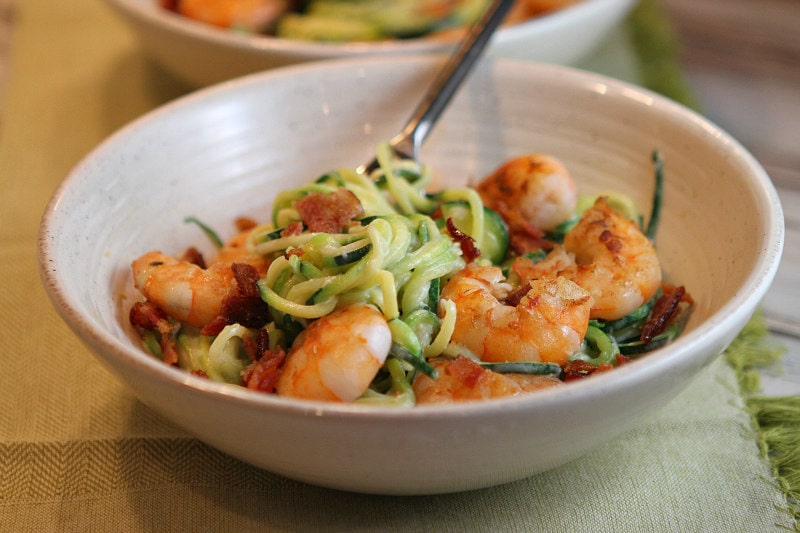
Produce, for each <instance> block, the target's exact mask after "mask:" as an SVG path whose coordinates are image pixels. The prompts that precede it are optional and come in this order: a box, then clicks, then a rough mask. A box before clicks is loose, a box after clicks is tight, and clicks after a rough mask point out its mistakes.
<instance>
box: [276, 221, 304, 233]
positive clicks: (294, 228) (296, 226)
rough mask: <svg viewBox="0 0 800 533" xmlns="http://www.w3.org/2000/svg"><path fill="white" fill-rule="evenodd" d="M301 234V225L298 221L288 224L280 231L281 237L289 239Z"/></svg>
mask: <svg viewBox="0 0 800 533" xmlns="http://www.w3.org/2000/svg"><path fill="white" fill-rule="evenodd" d="M301 233H303V223H302V222H300V221H299V220H296V221H294V222H289V224H288V225H287V226H286V227H285V228H283V231H281V237H291V236H292V235H300V234H301Z"/></svg>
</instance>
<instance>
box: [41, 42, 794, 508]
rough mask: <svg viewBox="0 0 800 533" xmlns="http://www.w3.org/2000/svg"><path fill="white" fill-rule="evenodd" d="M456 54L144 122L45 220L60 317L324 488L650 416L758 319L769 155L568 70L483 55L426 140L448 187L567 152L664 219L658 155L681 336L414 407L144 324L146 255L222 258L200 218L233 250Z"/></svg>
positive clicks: (178, 408)
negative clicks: (189, 356)
mask: <svg viewBox="0 0 800 533" xmlns="http://www.w3.org/2000/svg"><path fill="white" fill-rule="evenodd" d="M446 59H447V58H446V57H437V56H427V55H426V56H413V57H396V56H395V57H385V58H362V59H359V60H346V61H325V62H320V63H316V64H313V65H298V66H295V67H292V68H288V69H284V70H275V71H269V72H265V73H261V74H258V75H255V76H251V77H247V78H244V79H240V80H236V81H233V82H230V83H225V84H222V85H220V86H218V87H214V88H210V89H208V90H203V91H198V92H195V93H193V94H191V95H189V96H187V97H185V98H184V99H181V100H178V101H175V102H173V103H171V104H168V105H167V106H165V107H163V108H161V109H159V110H156V111H154V112H152V113H150V114H148V115H146V116H144V117H142V118H141V119H139V120H137V121H136V122H134V123H132V124H130V125H129V126H127V127H126V128H124V129H123V130H121V131H120V132H118V133H116V134H115V135H113V136H112V137H110V138H109V139H108V140H106V141H105V142H104V143H103V144H102V145H101V146H99V147H97V149H96V150H94V151H93V152H92V153H91V154H89V155H88V156H87V157H86V159H85V160H84V161H83V162H82V163H81V164H79V165H78V166H76V168H75V169H74V170H73V171H72V172H71V173H70V175H69V176H68V177H66V179H65V180H64V181H63V182H62V184H61V185H60V186H59V189H58V191H57V192H56V193H55V194H54V195H53V199H52V201H51V202H50V204H49V206H48V208H47V211H46V214H45V215H44V218H43V221H42V227H41V235H40V263H39V264H40V268H41V274H42V279H43V282H44V285H45V287H46V289H47V292H48V295H49V296H50V298H51V299H52V302H53V304H54V307H55V308H56V309H57V310H58V312H59V313H60V315H61V316H62V317H63V318H64V320H65V321H66V323H67V324H68V325H69V326H70V327H71V328H72V329H73V330H74V331H75V333H76V334H77V335H78V336H79V337H80V338H81V340H82V341H83V342H84V343H85V344H86V346H87V347H89V349H90V350H91V351H92V352H93V353H94V355H95V356H96V357H97V358H98V360H99V361H101V362H102V363H103V364H105V365H106V366H107V367H108V368H109V369H110V370H111V371H112V372H113V375H114V376H116V377H117V378H118V379H119V380H120V381H122V382H124V383H125V384H126V385H127V386H128V387H129V388H130V390H131V391H132V392H133V393H134V394H136V395H137V397H138V398H140V399H141V400H142V402H144V403H145V404H146V405H147V406H149V407H151V408H152V409H154V410H155V411H157V412H158V413H161V414H162V415H163V416H164V417H166V418H167V419H169V420H171V421H173V422H174V423H176V424H178V425H179V426H181V427H183V428H185V429H186V430H187V431H189V432H190V433H191V434H193V435H195V436H197V437H198V438H199V439H202V440H203V441H204V442H206V443H207V444H209V445H211V446H214V447H216V448H218V449H219V450H222V451H224V452H226V453H228V454H230V455H232V456H234V457H237V458H239V459H241V460H243V461H246V462H249V463H252V464H254V465H256V466H259V467H261V468H265V469H267V470H270V471H272V472H275V473H278V474H282V475H285V476H288V477H291V478H294V479H299V480H302V481H305V482H308V483H313V484H318V485H323V486H326V487H334V488H338V489H345V490H351V491H359V492H369V493H383V494H431V493H442V492H452V491H459V490H468V489H477V488H480V487H487V486H492V485H497V484H500V483H505V482H508V481H512V480H516V479H521V478H523V477H527V476H530V475H533V474H536V473H537V472H542V471H543V470H546V469H550V468H553V467H556V466H558V465H562V464H564V463H565V462H567V461H570V460H572V459H574V458H577V457H579V456H581V455H583V454H586V453H588V452H590V451H593V450H597V449H598V447H599V446H601V445H602V444H604V443H607V442H609V441H610V440H612V439H614V438H617V437H619V436H620V435H622V434H623V433H624V432H625V431H626V430H627V429H629V428H632V427H634V426H637V425H639V424H641V423H642V422H643V421H645V420H647V418H648V417H650V416H652V414H653V413H654V411H655V410H657V409H660V408H662V407H664V406H665V405H667V404H668V402H669V400H671V399H672V398H674V397H675V396H676V395H677V394H678V393H679V392H680V391H682V390H683V389H684V387H686V385H688V384H689V383H690V381H691V380H692V379H693V378H694V376H695V375H696V374H697V373H698V372H700V371H701V370H702V369H703V368H704V367H705V366H706V365H708V364H709V363H710V362H711V361H712V360H714V359H715V358H716V357H717V356H718V355H719V353H720V351H721V350H722V349H723V348H725V346H727V344H728V343H729V342H730V341H731V340H732V339H734V338H735V336H736V335H737V333H738V332H739V331H740V330H741V328H742V327H743V326H744V325H745V324H746V322H747V320H748V319H749V318H750V316H751V314H752V313H753V311H754V310H755V309H756V307H757V305H758V303H759V302H760V300H761V298H762V297H763V295H764V294H765V292H766V290H767V288H768V287H769V285H770V283H771V281H772V279H773V278H774V276H775V273H776V271H777V267H778V262H779V259H780V255H781V250H782V246H783V239H784V233H783V218H782V213H781V207H780V202H779V200H778V196H777V193H776V191H775V189H774V187H773V186H772V184H771V182H770V180H769V178H768V176H767V175H766V173H765V172H764V170H763V168H762V167H761V166H760V165H759V164H758V163H757V162H756V161H755V160H754V158H753V157H752V156H751V155H750V154H749V153H748V152H747V151H746V150H745V149H744V148H743V147H742V146H741V145H740V144H739V143H737V142H736V141H735V140H734V139H732V138H731V137H730V136H729V135H727V134H726V133H724V132H723V131H721V130H720V129H719V128H718V127H716V126H715V125H713V124H711V123H709V122H708V121H707V120H705V119H704V118H702V117H700V116H699V115H697V114H696V113H693V112H691V111H689V110H687V109H685V108H684V107H681V106H679V105H677V104H675V103H674V102H671V101H669V100H667V99H665V98H662V97H659V96H658V95H656V94H653V93H651V92H649V91H646V90H643V89H641V88H637V87H635V86H632V85H629V84H625V83H622V82H620V81H616V80H613V79H609V78H605V77H602V76H599V75H596V74H591V73H586V72H580V71H576V70H572V69H567V68H562V67H555V66H548V65H541V64H531V63H524V62H515V61H506V60H497V61H484V62H482V63H481V64H480V65H478V66H477V68H476V70H475V71H473V72H472V74H471V75H470V77H469V79H468V80H466V82H465V84H464V85H463V86H462V87H461V89H460V91H459V93H458V94H457V95H456V97H455V99H454V100H453V101H452V102H451V104H450V107H448V109H447V110H446V111H445V113H444V114H443V115H442V117H441V119H440V121H439V122H438V123H437V125H436V127H435V128H434V129H433V130H432V131H431V133H430V135H429V136H428V138H427V140H426V143H425V146H424V147H423V149H422V154H421V160H422V161H424V162H425V163H426V164H427V165H429V166H430V168H432V169H435V171H436V175H435V176H434V180H433V182H432V183H431V186H430V189H431V190H440V189H443V188H448V187H454V186H463V185H464V184H465V183H467V182H470V181H472V180H477V179H480V178H481V177H483V176H486V175H488V174H489V173H491V171H492V170H493V169H494V168H495V167H496V166H497V165H498V164H499V163H500V162H502V161H506V160H508V159H511V158H513V157H516V156H518V155H519V154H524V153H526V152H527V151H529V150H531V147H536V150H537V151H539V152H541V153H546V154H550V155H552V156H554V157H557V158H558V159H559V160H561V161H562V162H563V164H564V165H565V166H566V167H567V168H568V169H569V170H570V173H571V174H572V176H573V178H574V179H575V181H576V183H577V184H578V187H579V188H580V191H581V192H582V193H585V194H600V193H602V192H604V191H623V192H625V193H626V194H627V195H628V196H629V197H630V198H631V200H632V202H633V203H634V205H637V206H641V208H642V209H643V210H644V211H645V212H646V213H648V212H649V206H650V202H651V198H652V195H653V180H652V179H651V176H652V172H653V163H652V159H651V151H652V150H653V149H654V148H657V149H658V151H659V153H660V154H661V156H662V158H663V161H664V169H665V176H664V178H665V179H664V196H663V198H664V206H665V209H664V210H663V211H662V217H661V221H660V223H659V232H658V241H657V245H658V256H659V262H660V264H661V267H662V270H663V271H664V274H665V277H666V279H668V280H673V281H674V282H676V283H680V284H682V285H684V286H686V287H687V289H689V291H690V292H691V294H692V297H693V299H694V302H695V305H694V308H693V310H692V314H691V316H690V317H689V320H688V322H687V323H686V327H685V329H684V331H683V333H682V334H681V336H680V337H679V338H677V339H675V341H673V342H672V343H670V344H669V345H667V346H665V347H663V348H661V349H659V350H656V351H653V352H651V353H650V354H648V355H647V356H646V357H643V358H641V359H639V360H636V361H633V362H631V363H629V364H626V365H623V366H621V367H619V368H616V369H615V370H613V371H611V372H602V373H600V374H599V375H595V376H592V377H591V378H589V379H583V380H578V381H576V382H574V383H570V384H567V385H564V386H561V387H551V388H549V389H547V390H543V391H539V392H536V393H534V394H524V395H519V396H514V397H509V398H499V399H494V400H491V401H476V402H462V403H456V404H448V405H427V406H417V407H415V408H413V409H397V408H396V407H384V406H363V405H359V404H353V403H333V402H315V401H299V400H296V399H293V398H285V397H280V396H276V395H272V394H262V393H257V392H252V391H249V390H247V389H245V388H243V387H239V386H234V385H230V384H225V383H215V382H213V381H211V380H208V379H205V378H201V377H198V376H193V375H191V374H190V373H188V372H186V371H184V370H181V369H177V368H174V367H170V366H168V365H165V364H164V363H163V362H161V361H158V360H156V359H155V358H154V357H152V356H151V355H149V354H147V353H146V352H145V351H144V350H143V349H142V346H141V339H140V337H139V335H138V332H137V331H136V330H135V329H134V328H133V326H131V324H130V322H129V320H128V311H129V309H130V307H131V305H132V304H133V302H134V301H137V300H140V299H141V296H140V295H139V294H137V291H136V290H135V289H134V288H133V280H132V276H131V270H130V262H131V260H132V259H133V258H136V257H139V256H141V255H143V254H145V253H147V252H148V251H149V250H153V249H160V250H166V251H179V250H182V249H184V247H186V245H187V243H197V244H198V248H200V251H201V252H203V253H207V254H211V253H212V251H213V246H212V245H210V244H206V243H205V242H203V239H202V238H201V239H198V233H197V227H196V225H193V224H184V223H183V220H184V219H185V218H186V217H190V216H193V215H194V216H200V217H202V218H201V220H202V222H203V223H205V224H207V225H208V226H209V227H212V228H217V229H218V230H219V232H220V237H221V238H222V239H223V240H224V241H228V240H230V239H231V238H232V237H233V236H234V234H235V231H234V229H233V228H232V227H231V217H232V216H243V217H248V218H253V219H259V218H261V217H262V216H263V214H264V213H265V212H268V210H269V209H270V206H272V205H273V204H274V199H275V197H276V194H277V193H278V192H279V191H282V190H286V189H293V188H296V187H300V186H302V185H303V184H306V183H307V182H308V180H309V177H313V176H318V175H321V174H323V173H325V172H327V171H329V170H330V169H331V168H340V167H341V168H354V167H356V166H358V165H360V164H362V163H364V162H365V161H369V160H370V159H371V155H373V152H374V149H375V146H377V145H378V144H379V143H380V142H381V141H383V140H385V139H389V138H391V137H392V136H393V135H394V134H395V133H396V132H397V131H399V129H400V128H401V127H402V125H403V124H405V122H406V120H407V119H408V115H409V113H410V112H411V110H412V109H414V107H415V106H416V104H417V102H418V100H419V91H420V88H422V87H428V86H429V85H430V83H431V81H432V79H433V78H434V76H435V75H436V74H437V73H438V72H439V71H440V69H441V67H442V64H443V62H444V61H446ZM71 356H72V355H71V354H63V355H62V357H71ZM109 379H111V377H110V378H109ZM86 386H87V387H92V386H93V384H92V383H87V384H86ZM465 465H468V467H466V468H465Z"/></svg>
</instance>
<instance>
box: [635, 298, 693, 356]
mask: <svg viewBox="0 0 800 533" xmlns="http://www.w3.org/2000/svg"><path fill="white" fill-rule="evenodd" d="M662 290H663V291H664V294H662V295H661V297H659V299H658V300H656V303H655V305H654V306H653V310H652V311H651V312H650V317H649V318H648V319H647V322H646V323H645V324H644V327H642V334H641V336H640V337H639V340H641V341H642V342H644V343H647V342H650V341H652V340H653V337H655V336H656V335H658V334H659V333H661V332H662V331H664V329H666V327H667V325H668V324H669V321H670V320H671V319H672V318H673V317H674V316H675V313H676V312H677V311H678V305H679V304H680V303H681V300H683V296H684V294H685V293H686V289H684V288H683V286H680V287H672V286H669V285H664V286H663V287H662Z"/></svg>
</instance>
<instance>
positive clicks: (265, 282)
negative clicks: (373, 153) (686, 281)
mask: <svg viewBox="0 0 800 533" xmlns="http://www.w3.org/2000/svg"><path fill="white" fill-rule="evenodd" d="M654 159H655V161H656V171H655V180H654V182H655V186H654V190H655V194H654V198H653V202H652V213H651V215H650V216H649V217H648V218H649V222H648V224H647V227H645V226H644V216H643V215H642V214H641V213H640V212H639V211H638V209H636V207H635V206H634V205H633V202H632V201H631V200H630V199H629V198H627V197H626V196H625V195H624V194H621V193H614V194H607V195H603V196H599V197H597V196H592V197H585V196H584V197H581V198H580V200H579V198H578V195H577V194H576V186H575V183H574V181H573V179H572V177H571V176H570V174H569V172H568V171H567V170H566V168H564V166H563V165H562V164H561V163H560V162H559V161H557V160H556V159H554V158H552V157H549V156H546V155H543V154H529V155H525V156H521V157H517V158H514V159H512V160H510V161H508V162H506V163H505V164H503V165H500V166H499V168H497V169H496V170H495V171H494V172H492V173H491V174H490V175H489V176H487V177H486V178H485V179H483V180H482V181H480V182H479V183H478V184H477V186H476V188H471V187H451V188H446V189H441V190H436V191H433V190H428V189H427V188H426V187H427V186H428V185H429V184H430V182H431V180H432V174H433V170H432V169H430V168H429V167H427V166H426V165H423V164H421V163H419V162H417V161H413V160H409V159H402V158H400V159H398V158H396V157H393V156H392V152H391V150H390V149H389V148H388V145H386V144H383V145H381V147H380V148H379V150H378V159H377V160H378V161H379V163H380V164H379V165H378V168H375V169H374V170H372V171H371V172H366V171H363V170H359V169H356V170H351V169H338V170H333V171H330V172H327V173H325V174H323V175H322V176H320V177H319V178H317V179H316V180H314V181H311V182H309V183H307V184H305V185H302V186H300V187H297V188H293V189H288V190H285V191H281V192H279V193H278V195H277V196H276V198H275V202H274V204H273V206H272V214H271V216H270V217H269V219H268V221H266V222H262V223H258V222H257V221H246V220H242V219H239V220H237V226H238V228H239V230H241V231H240V233H238V234H237V235H236V236H235V237H234V238H233V239H232V240H231V241H230V242H228V243H223V242H222V240H221V239H220V238H219V237H218V235H217V233H216V232H214V231H213V230H211V229H210V228H208V227H207V226H205V225H204V224H202V223H200V222H199V221H198V219H197V218H195V217H191V218H189V219H187V220H188V221H189V222H193V223H198V224H199V226H200V227H201V228H202V229H203V230H205V231H206V232H207V233H208V234H209V236H210V237H211V238H212V241H213V242H214V243H215V244H216V245H217V246H218V248H219V250H218V251H217V253H216V257H215V258H213V260H212V262H210V263H208V262H207V261H206V258H205V257H204V256H203V255H202V254H201V253H200V252H199V251H198V250H197V248H195V247H190V248H188V249H187V251H186V252H185V253H184V254H183V256H182V257H181V258H179V259H176V258H174V257H172V256H169V255H165V254H163V253H162V252H160V251H152V252H148V253H146V254H144V255H143V256H141V257H139V258H137V259H136V260H135V261H133V264H132V270H133V279H134V284H135V286H136V288H137V289H138V290H139V292H141V293H142V295H144V296H145V298H146V300H145V301H143V302H136V303H135V304H134V305H133V307H132V308H131V312H130V320H131V323H132V324H133V325H134V326H136V327H137V329H138V330H139V331H140V332H141V334H142V337H143V339H144V341H145V344H146V346H147V347H148V349H149V350H150V351H151V352H152V353H153V355H155V356H156V357H158V358H159V359H161V360H163V361H164V362H165V363H166V364H169V365H175V366H179V367H181V368H183V369H184V370H187V371H190V372H193V373H195V374H196V375H200V376H204V377H208V378H209V379H212V380H214V381H218V382H222V383H231V384H234V385H242V386H245V387H247V388H248V389H251V390H256V391H260V392H266V393H276V394H278V395H280V396H288V397H293V398H302V399H308V400H318V401H337V402H341V401H344V402H359V403H363V404H371V405H397V406H404V407H410V406H414V405H419V404H427V403H438V402H452V401H467V400H485V399H491V398H498V397H504V396H513V395H517V394H523V393H528V392H533V391H537V390H540V389H544V388H549V387H553V386H557V385H560V384H561V383H562V382H563V381H571V380H575V379H579V378H585V377H588V376H590V375H592V374H595V373H597V372H604V371H608V370H611V369H613V368H615V367H617V366H619V365H622V364H627V363H628V362H630V361H632V360H633V359H634V358H636V357H638V356H640V355H642V354H645V353H647V352H650V351H652V350H655V349H657V348H660V347H662V346H664V345H665V344H667V343H668V342H670V341H671V340H673V339H675V338H676V337H677V336H678V334H679V333H680V330H681V329H682V326H683V324H685V322H686V319H687V317H688V314H689V310H690V309H691V298H690V297H689V295H688V294H686V293H685V289H684V288H683V287H682V286H679V287H675V286H672V285H666V284H662V275H661V267H660V264H659V261H658V257H657V256H656V250H655V247H654V244H653V240H654V239H655V235H656V231H657V226H658V220H659V218H660V212H661V192H662V189H663V169H662V168H661V165H660V161H659V159H658V156H657V152H656V153H655V156H654ZM612 206H614V207H612Z"/></svg>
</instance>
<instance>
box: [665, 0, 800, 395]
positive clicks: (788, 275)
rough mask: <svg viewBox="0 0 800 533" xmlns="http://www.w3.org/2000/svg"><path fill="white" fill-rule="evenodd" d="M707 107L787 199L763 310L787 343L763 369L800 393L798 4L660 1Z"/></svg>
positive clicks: (769, 384) (771, 387) (769, 388)
mask: <svg viewBox="0 0 800 533" xmlns="http://www.w3.org/2000/svg"><path fill="white" fill-rule="evenodd" d="M662 2H663V4H664V6H665V8H666V10H667V12H668V14H669V15H670V17H671V19H672V22H673V26H674V29H675V31H676V33H677V36H678V39H679V42H680V45H681V47H682V53H681V62H682V65H683V67H684V72H685V73H686V74H687V77H688V81H689V82H690V85H691V87H692V89H693V90H694V92H695V94H696V95H697V97H698V100H699V104H700V106H701V108H702V110H703V113H704V114H705V115H706V116H707V117H708V118H709V119H711V120H712V121H714V122H716V123H717V124H718V125H719V126H721V127H722V128H723V129H725V130H726V131H728V132H729V133H730V134H732V135H733V136H734V137H735V138H737V139H738V140H739V141H740V142H741V143H742V144H743V145H744V146H745V147H746V148H747V149H748V150H750V151H751V152H752V153H753V155H754V156H755V157H756V159H758V160H759V161H760V162H761V164H762V165H764V167H765V168H766V170H767V172H768V174H769V175H770V177H771V178H772V180H773V182H774V183H775V186H776V187H777V188H778V193H779V195H780V197H781V203H782V205H783V210H784V216H785V219H786V244H785V247H784V252H783V260H782V262H781V266H780V269H779V271H778V275H777V277H776V279H775V282H774V284H773V286H772V287H771V289H770V291H769V293H768V294H767V296H766V298H765V300H764V304H763V308H764V313H765V316H766V318H767V322H768V324H769V326H770V329H771V330H772V332H773V336H774V338H775V339H776V340H777V341H778V342H779V343H781V344H783V345H784V346H785V347H786V348H787V353H786V355H785V356H784V360H783V363H782V368H781V369H771V370H767V371H765V372H763V373H762V376H763V380H762V385H763V387H764V391H765V393H766V394H769V395H776V396H781V395H788V394H798V393H800V31H798V29H797V23H798V21H800V2H797V1H796V0H699V1H698V0H662Z"/></svg>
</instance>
